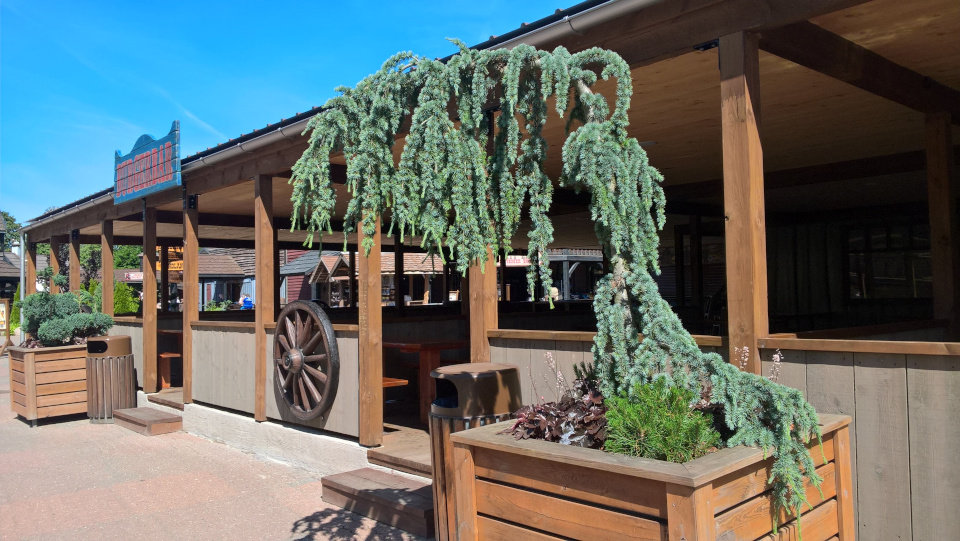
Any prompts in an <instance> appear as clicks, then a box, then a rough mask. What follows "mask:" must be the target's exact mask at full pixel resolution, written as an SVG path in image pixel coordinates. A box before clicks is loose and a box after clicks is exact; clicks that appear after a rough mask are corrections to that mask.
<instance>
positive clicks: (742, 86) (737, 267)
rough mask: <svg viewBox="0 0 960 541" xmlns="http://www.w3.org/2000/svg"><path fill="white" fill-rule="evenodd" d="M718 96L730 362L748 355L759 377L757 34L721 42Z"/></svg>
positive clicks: (763, 301)
mask: <svg viewBox="0 0 960 541" xmlns="http://www.w3.org/2000/svg"><path fill="white" fill-rule="evenodd" d="M720 95H721V100H722V101H721V125H722V131H723V205H724V215H725V216H724V217H725V219H726V239H725V240H726V256H727V319H728V321H729V323H728V332H729V334H730V362H732V363H739V362H740V358H741V356H743V355H746V356H747V363H746V370H748V371H750V372H753V373H754V374H759V373H760V352H759V350H758V348H757V338H759V337H764V336H766V335H767V334H768V320H767V248H766V231H765V223H766V222H765V220H766V217H765V215H764V201H763V152H762V150H761V146H760V63H759V53H758V50H757V36H756V35H755V34H749V33H746V32H737V33H735V34H730V35H727V36H723V37H721V38H720Z"/></svg>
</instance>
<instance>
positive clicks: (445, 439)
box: [430, 363, 521, 541]
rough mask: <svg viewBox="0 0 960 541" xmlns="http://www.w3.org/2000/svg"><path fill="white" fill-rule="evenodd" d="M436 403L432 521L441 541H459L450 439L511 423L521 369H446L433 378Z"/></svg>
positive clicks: (517, 403)
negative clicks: (496, 425) (468, 430)
mask: <svg viewBox="0 0 960 541" xmlns="http://www.w3.org/2000/svg"><path fill="white" fill-rule="evenodd" d="M430 376H431V377H433V378H434V381H435V383H436V388H437V399H436V400H434V402H433V404H431V406H430V458H431V461H432V463H433V517H434V518H433V521H434V529H435V532H436V536H437V540H438V541H444V540H453V539H456V538H457V536H456V518H455V516H454V509H455V505H454V502H453V498H454V492H453V476H454V473H453V446H452V445H451V443H450V434H452V433H454V432H460V431H462V430H466V429H468V428H474V427H478V426H483V425H488V424H492V423H498V422H500V421H505V420H507V419H509V418H510V417H511V416H512V415H513V412H515V411H517V410H518V409H520V406H521V403H520V373H519V371H518V370H517V367H516V366H513V365H509V364H496V363H468V364H454V365H450V366H443V367H440V368H438V369H436V370H434V371H433V372H432V373H431V374H430Z"/></svg>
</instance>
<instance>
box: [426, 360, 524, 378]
mask: <svg viewBox="0 0 960 541" xmlns="http://www.w3.org/2000/svg"><path fill="white" fill-rule="evenodd" d="M511 370H512V371H516V370H517V367H516V366H514V365H512V364H502V363H464V364H451V365H448V366H441V367H440V368H437V369H436V370H434V371H433V372H431V373H430V377H433V378H436V379H451V380H453V379H464V378H469V379H477V378H483V377H496V376H497V375H498V374H501V373H503V372H510V371H511Z"/></svg>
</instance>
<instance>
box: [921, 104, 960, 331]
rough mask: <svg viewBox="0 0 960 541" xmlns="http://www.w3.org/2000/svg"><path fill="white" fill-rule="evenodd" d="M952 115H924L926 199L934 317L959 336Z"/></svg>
mask: <svg viewBox="0 0 960 541" xmlns="http://www.w3.org/2000/svg"><path fill="white" fill-rule="evenodd" d="M950 121H951V117H950V115H949V114H947V113H937V114H930V115H927V117H926V151H927V202H928V205H929V208H930V252H931V254H930V255H931V259H932V266H933V317H935V318H936V319H945V320H948V321H949V322H950V326H949V333H950V339H952V340H954V339H957V338H958V337H960V217H958V214H957V213H958V209H957V197H958V196H960V190H958V189H957V185H956V184H957V180H956V175H955V166H954V155H953V152H952V148H953V146H952V144H953V142H952V141H951V133H950V130H951V126H950Z"/></svg>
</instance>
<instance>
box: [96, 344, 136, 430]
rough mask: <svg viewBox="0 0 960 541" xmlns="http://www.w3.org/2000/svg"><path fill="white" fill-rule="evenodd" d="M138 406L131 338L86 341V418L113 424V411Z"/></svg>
mask: <svg viewBox="0 0 960 541" xmlns="http://www.w3.org/2000/svg"><path fill="white" fill-rule="evenodd" d="M135 407H137V380H136V378H135V376H134V373H133V354H132V349H131V346H130V337H129V336H97V337H94V338H88V339H87V417H89V418H90V422H91V423H112V422H113V412H114V410H120V409H126V408H135Z"/></svg>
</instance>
